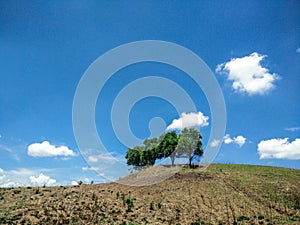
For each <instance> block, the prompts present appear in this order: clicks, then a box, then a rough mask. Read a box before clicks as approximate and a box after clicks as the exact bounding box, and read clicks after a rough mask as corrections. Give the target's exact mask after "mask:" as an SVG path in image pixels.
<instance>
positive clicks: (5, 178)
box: [0, 168, 54, 188]
mask: <svg viewBox="0 0 300 225" xmlns="http://www.w3.org/2000/svg"><path fill="white" fill-rule="evenodd" d="M42 171H46V172H47V171H48V172H49V171H51V169H39V170H31V169H27V168H19V169H14V170H8V171H5V170H3V169H1V171H0V187H5V188H7V187H24V186H32V185H37V184H36V183H34V182H32V181H34V178H36V179H37V181H38V180H41V179H42V178H43V176H45V175H43V176H42V177H39V176H37V175H38V174H39V173H40V174H42V173H41V172H42ZM45 177H46V178H47V177H48V176H45ZM45 177H44V178H45ZM32 179H33V180H32ZM53 180H54V179H52V178H50V177H49V179H48V182H47V179H44V183H43V184H41V185H44V184H46V185H52V183H53Z"/></svg>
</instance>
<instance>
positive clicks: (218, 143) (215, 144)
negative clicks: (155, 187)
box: [210, 140, 221, 148]
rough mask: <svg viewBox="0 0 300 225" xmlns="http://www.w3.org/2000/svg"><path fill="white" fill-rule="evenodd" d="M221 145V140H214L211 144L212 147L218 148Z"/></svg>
mask: <svg viewBox="0 0 300 225" xmlns="http://www.w3.org/2000/svg"><path fill="white" fill-rule="evenodd" d="M220 143H221V141H220V140H213V141H212V142H210V147H212V148H216V147H218V146H219V145H220Z"/></svg>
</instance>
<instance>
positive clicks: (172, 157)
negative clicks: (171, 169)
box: [170, 156, 175, 166]
mask: <svg viewBox="0 0 300 225" xmlns="http://www.w3.org/2000/svg"><path fill="white" fill-rule="evenodd" d="M170 158H171V162H172V166H174V162H175V156H171V157H170Z"/></svg>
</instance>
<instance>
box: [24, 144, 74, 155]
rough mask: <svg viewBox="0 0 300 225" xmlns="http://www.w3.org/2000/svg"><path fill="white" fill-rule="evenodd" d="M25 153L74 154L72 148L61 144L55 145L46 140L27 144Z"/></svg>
mask: <svg viewBox="0 0 300 225" xmlns="http://www.w3.org/2000/svg"><path fill="white" fill-rule="evenodd" d="M27 153H28V155H30V156H33V157H53V156H75V153H74V152H73V150H71V149H69V148H68V147H67V146H64V145H62V146H59V147H56V146H55V145H52V144H50V143H49V142H48V141H43V142H42V143H33V144H31V145H29V146H28V148H27Z"/></svg>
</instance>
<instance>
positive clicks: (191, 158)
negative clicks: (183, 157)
mask: <svg viewBox="0 0 300 225" xmlns="http://www.w3.org/2000/svg"><path fill="white" fill-rule="evenodd" d="M192 160H193V157H190V158H189V167H190V168H191V167H192Z"/></svg>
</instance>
